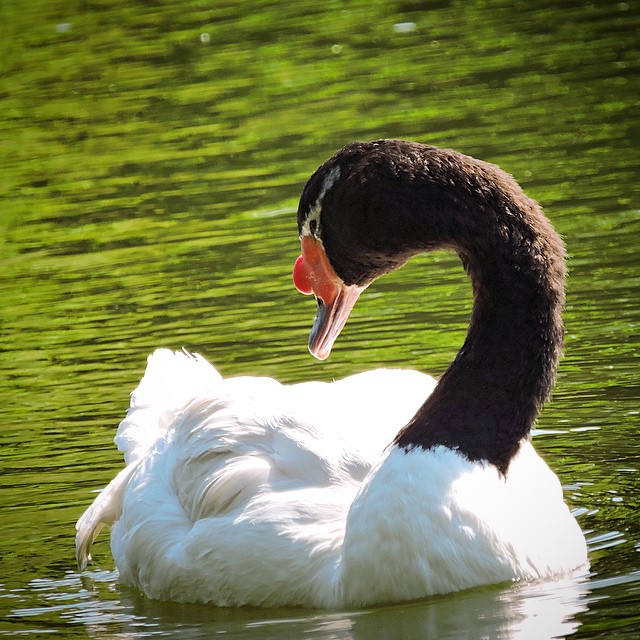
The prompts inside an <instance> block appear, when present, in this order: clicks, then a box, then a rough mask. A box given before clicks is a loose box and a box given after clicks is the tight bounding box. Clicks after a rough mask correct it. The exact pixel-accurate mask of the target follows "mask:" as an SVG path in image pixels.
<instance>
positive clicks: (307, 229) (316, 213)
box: [300, 165, 340, 238]
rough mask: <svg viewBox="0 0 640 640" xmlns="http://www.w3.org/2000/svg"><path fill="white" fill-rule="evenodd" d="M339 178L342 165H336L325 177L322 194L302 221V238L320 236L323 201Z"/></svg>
mask: <svg viewBox="0 0 640 640" xmlns="http://www.w3.org/2000/svg"><path fill="white" fill-rule="evenodd" d="M338 178H340V167H339V166H337V165H336V166H335V167H333V169H331V171H329V173H328V174H327V176H326V177H325V179H324V182H323V183H322V189H320V195H319V196H318V199H317V200H316V201H315V204H314V205H313V206H312V207H311V208H310V209H309V214H308V215H307V217H306V218H305V220H304V222H303V223H302V230H301V232H300V237H301V238H304V237H305V236H316V237H319V236H320V212H321V211H322V201H323V200H324V197H325V196H326V195H327V192H328V191H329V189H331V187H333V185H334V184H335V183H336V181H337V180H338ZM313 223H315V224H313ZM312 226H313V227H314V229H313V232H312V230H311V227H312Z"/></svg>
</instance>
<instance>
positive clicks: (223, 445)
mask: <svg viewBox="0 0 640 640" xmlns="http://www.w3.org/2000/svg"><path fill="white" fill-rule="evenodd" d="M298 223H299V229H300V234H301V239H302V256H301V258H299V260H298V262H297V263H296V267H295V269H294V280H295V283H296V286H297V287H298V288H299V289H300V290H301V291H302V292H304V293H315V295H316V297H317V299H318V302H319V307H318V315H317V318H316V322H315V324H314V328H313V330H312V333H311V337H310V342H309V346H310V349H311V351H312V353H314V354H315V355H317V356H318V357H319V358H325V357H327V356H328V355H329V352H330V349H331V346H332V344H333V341H334V340H335V338H336V337H337V335H338V333H339V331H340V330H341V329H342V327H343V326H344V323H345V322H346V319H347V316H348V313H349V311H350V309H351V307H352V306H353V304H354V303H355V301H356V300H357V298H358V296H359V294H360V293H361V291H362V290H363V289H364V288H365V287H366V286H367V285H368V284H370V283H371V282H372V281H373V280H374V279H375V278H376V277H378V276H380V275H382V274H384V273H386V272H388V271H391V270H393V269H395V268H398V267H399V266H401V265H402V264H403V263H404V262H405V261H406V260H407V259H408V258H410V257H411V256H412V255H414V254H416V253H419V252H422V251H428V250H432V249H437V248H448V249H452V250H454V251H456V252H457V253H458V254H459V255H460V257H461V259H462V262H463V264H464V266H465V268H466V270H467V272H468V273H469V275H470V277H471V280H472V284H473V289H474V296H475V306H474V311H473V315H472V319H471V326H470V329H469V333H468V336H467V339H466V341H465V343H464V345H463V347H462V349H461V351H460V353H459V354H458V356H457V357H456V359H455V360H454V362H453V364H452V365H451V366H450V368H449V369H448V371H447V372H446V373H445V374H444V376H443V377H442V379H441V381H440V382H439V384H438V386H437V387H436V388H435V390H434V391H433V393H432V394H431V395H430V396H429V397H428V399H427V400H426V401H425V402H424V404H422V406H421V407H419V404H420V401H421V400H422V399H424V397H425V396H427V395H428V393H429V391H430V387H431V384H430V379H428V378H425V377H424V376H420V375H418V374H411V373H410V372H404V373H398V372H395V373H391V372H384V371H383V372H372V373H370V374H364V375H360V376H356V377H354V378H351V379H347V380H345V381H343V382H341V383H336V384H334V385H321V384H318V383H316V384H312V385H299V386H294V387H282V386H281V385H279V384H278V383H276V382H275V381H273V380H266V379H257V378H241V379H236V380H233V379H232V380H224V381H223V380H222V379H221V378H220V376H219V375H218V374H217V372H216V371H215V370H214V369H213V368H212V367H211V366H210V365H208V363H206V362H205V361H204V360H202V359H200V358H190V357H188V356H186V355H182V354H171V353H169V352H159V353H157V354H155V355H154V356H153V357H152V358H151V359H150V363H149V367H148V369H147V372H146V374H145V377H144V379H143V381H142V383H141V385H140V387H139V388H138V390H137V392H136V393H135V394H134V397H133V401H132V409H131V410H130V413H129V415H128V417H127V419H126V420H125V421H124V422H123V423H122V425H121V427H120V430H119V432H118V437H117V440H118V444H119V446H120V447H121V448H122V449H123V450H124V452H125V458H126V460H127V464H128V466H127V467H126V468H125V469H124V470H123V471H122V472H121V473H120V474H119V475H118V476H117V477H116V478H115V479H114V480H113V481H112V482H111V483H110V484H109V485H108V487H107V488H106V489H105V490H104V491H103V492H102V494H101V495H100V496H99V497H98V498H97V499H96V501H95V502H94V504H93V505H92V506H91V507H90V508H89V509H88V510H87V512H86V513H85V515H84V516H83V517H82V518H81V519H80V521H79V523H78V536H77V549H78V560H79V562H80V565H81V566H84V564H85V563H86V561H87V559H88V553H89V547H90V544H91V542H92V540H93V538H94V537H95V535H96V534H97V532H98V530H99V529H100V527H101V526H102V524H104V523H108V524H111V523H114V524H113V528H112V540H111V546H112V551H113V554H114V557H115V560H116V564H117V566H118V568H119V570H120V574H121V578H122V580H124V581H125V582H128V583H130V584H133V585H136V586H138V587H139V588H140V589H142V591H144V592H145V593H146V594H147V595H149V596H151V597H153V598H158V599H175V600H184V601H187V600H199V601H211V602H214V603H216V604H219V605H240V604H253V605H270V606H275V605H294V604H304V605H311V606H321V607H337V606H360V605H367V604H373V603H380V602H393V601H400V600H409V599H414V598H420V597H424V596H425V595H428V594H434V593H446V592H450V591H454V590H459V589H465V588H468V587H473V586H476V585H480V584H487V583H495V582H501V581H506V580H514V579H526V580H528V579H534V578H538V577H550V576H555V575H557V574H563V573H567V572H569V571H572V570H574V569H576V568H578V567H583V566H585V565H586V563H587V556H586V545H585V542H584V538H583V536H582V533H581V532H580V529H579V527H578V525H577V523H576V522H575V520H574V518H573V517H572V516H571V514H570V513H569V510H568V509H567V507H566V505H565V503H564V501H563V499H562V491H561V488H560V484H559V482H558V479H557V478H556V476H555V475H554V474H553V473H552V472H551V470H550V469H549V468H548V467H547V466H546V464H545V463H544V462H543V461H542V460H541V459H540V458H539V457H538V456H537V454H536V453H535V451H534V449H533V447H532V446H531V443H530V441H529V436H530V430H531V426H532V423H533V421H534V419H535V417H536V415H537V412H538V409H539V407H540V405H541V404H542V402H543V401H544V400H545V399H546V397H547V395H548V394H549V391H550V388H551V385H552V383H553V379H554V375H555V369H556V365H557V360H558V356H559V352H560V349H561V342H562V320H561V309H562V304H563V301H564V289H563V284H564V260H563V256H564V248H563V246H562V243H561V241H560V239H559V238H558V236H557V234H556V233H555V232H554V230H553V229H552V227H551V225H550V224H549V222H548V221H547V219H546V218H545V217H544V215H543V214H542V212H541V210H540V208H539V207H538V205H537V204H535V203H534V202H533V201H531V200H529V199H528V198H527V197H526V196H525V195H524V194H523V193H522V191H521V190H520V188H519V187H518V186H517V184H516V183H515V182H514V181H513V180H512V179H511V178H510V177H509V176H507V175H506V174H504V173H503V172H502V171H500V170H499V169H497V168H496V167H493V166H491V165H487V164H485V163H482V162H479V161H477V160H473V159H471V158H468V157H466V156H462V155H460V154H457V153H454V152H451V151H441V150H437V149H434V148H431V147H425V146H423V145H418V144H414V143H407V142H399V141H378V142H374V143H358V144H354V145H350V146H348V147H346V148H345V149H343V150H342V151H341V152H340V153H338V154H337V155H336V156H334V157H333V158H332V159H331V160H329V161H328V162H327V163H325V164H324V165H323V166H322V167H320V169H319V170H318V171H317V172H316V173H315V174H314V175H313V176H312V177H311V179H310V180H309V182H308V183H307V185H306V187H305V189H304V192H303V195H302V198H301V202H300V207H299V212H298ZM408 385H410V388H409V389H405V387H407V386H408ZM403 395H404V397H402V396H403ZM418 407H419V408H418ZM416 411H417V412H416ZM414 412H415V415H413V417H411V416H412V414H414ZM383 414H385V415H384V416H383ZM407 421H408V424H407V425H406V426H404V427H403V425H404V424H405V423H406V422H407ZM382 425H384V426H385V428H384V429H382V428H381V427H382ZM391 428H393V429H394V430H397V429H400V431H399V433H398V434H397V436H396V437H395V439H394V440H393V443H392V444H391V446H389V447H388V448H386V449H385V450H384V452H383V449H384V445H385V444H386V443H388V442H389V441H390V440H391V439H392V437H393V436H391V435H390V433H389V429H391ZM376 456H377V459H376Z"/></svg>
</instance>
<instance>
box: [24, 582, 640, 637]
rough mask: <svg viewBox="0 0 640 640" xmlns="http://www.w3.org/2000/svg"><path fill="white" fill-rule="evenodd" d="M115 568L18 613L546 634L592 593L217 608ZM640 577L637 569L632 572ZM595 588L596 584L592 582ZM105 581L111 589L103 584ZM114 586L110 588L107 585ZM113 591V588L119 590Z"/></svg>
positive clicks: (209, 624)
mask: <svg viewBox="0 0 640 640" xmlns="http://www.w3.org/2000/svg"><path fill="white" fill-rule="evenodd" d="M115 578H116V576H115V574H113V573H112V572H99V571H94V572H91V573H89V574H86V575H85V576H83V577H82V579H81V578H80V576H78V575H77V574H69V575H68V577H67V578H66V579H65V580H42V579H39V580H35V581H33V582H32V583H31V585H30V587H31V588H32V589H33V591H34V592H36V593H37V594H38V597H39V599H40V601H41V603H42V606H41V607H36V608H31V609H20V610H16V611H14V615H16V616H20V617H21V618H23V619H25V618H32V619H38V618H39V617H43V616H45V615H46V616H48V617H51V615H52V614H53V615H55V616H56V617H59V619H60V620H62V621H65V622H66V623H69V624H73V625H77V624H81V625H83V626H84V627H85V629H86V631H87V633H88V635H89V636H90V637H95V638H101V637H105V635H108V636H109V637H118V638H144V637H152V636H156V635H173V634H174V633H175V634H179V635H180V637H181V638H202V637H213V636H215V635H217V634H220V633H223V634H224V635H225V637H229V638H263V639H264V638H301V637H310V638H313V637H321V638H333V639H334V640H376V639H378V638H380V639H382V638H443V639H447V638H451V639H452V640H454V639H455V640H464V639H467V638H468V639H472V638H492V639H504V640H512V639H513V640H516V639H533V638H535V639H536V640H545V639H551V638H565V637H568V636H570V635H572V634H573V633H574V632H575V631H576V630H577V629H578V628H579V626H580V624H581V623H580V616H579V614H580V613H582V612H585V611H586V610H587V608H588V605H589V602H590V600H591V599H592V598H591V596H590V595H589V594H590V592H591V589H593V587H594V585H590V583H589V581H588V580H587V579H586V578H585V577H576V578H567V579H563V580H558V581H556V582H539V583H531V584H519V585H514V586H509V587H491V588H483V589H474V590H470V591H465V592H461V593H457V594H451V595H447V596H438V597H434V598H431V599H429V600H427V601H424V602H417V603H408V604H404V605H400V606H393V607H387V608H377V609H370V610H365V611H357V612H333V613H332V612H320V611H310V610H303V609H278V610H269V611H265V610H254V609H240V610H238V609H219V608H215V607H211V606H207V605H186V604H176V603H162V602H155V601H152V600H149V599H147V598H145V597H144V596H141V595H139V594H137V593H135V592H133V591H131V590H129V589H127V588H124V587H118V588H117V589H115V591H114V581H115ZM634 580H637V581H640V576H637V577H635V578H634ZM595 587H596V588H598V585H595ZM105 589H106V591H105ZM109 592H111V593H109ZM114 595H115V596H116V597H115V598H114Z"/></svg>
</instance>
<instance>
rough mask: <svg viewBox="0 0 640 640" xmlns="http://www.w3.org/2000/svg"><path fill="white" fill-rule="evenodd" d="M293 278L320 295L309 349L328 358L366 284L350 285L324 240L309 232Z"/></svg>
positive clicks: (302, 288) (308, 291)
mask: <svg viewBox="0 0 640 640" xmlns="http://www.w3.org/2000/svg"><path fill="white" fill-rule="evenodd" d="M293 280H294V283H295V285H296V288H297V289H298V291H300V292H301V293H305V294H311V293H313V294H314V295H315V296H316V300H317V301H318V311H317V313H316V319H315V321H314V323H313V328H312V329H311V334H310V335H309V351H310V352H311V354H312V355H313V356H315V357H316V358H318V360H325V359H326V358H328V357H329V354H330V353H331V347H333V343H334V342H335V341H336V338H337V337H338V336H339V335H340V332H341V331H342V328H343V327H344V325H345V323H346V322H347V319H348V318H349V314H350V313H351V309H353V307H354V305H355V303H356V302H357V300H358V297H359V296H360V294H361V293H362V291H364V287H357V286H355V285H346V284H345V283H344V282H343V281H342V279H341V278H340V276H338V274H336V272H335V271H334V270H333V267H332V266H331V263H330V262H329V259H328V258H327V254H326V253H325V251H324V247H323V246H322V243H320V242H319V241H318V240H315V239H314V238H311V237H309V236H305V237H304V238H302V255H301V256H300V257H299V258H298V260H297V261H296V264H295V267H294V269H293Z"/></svg>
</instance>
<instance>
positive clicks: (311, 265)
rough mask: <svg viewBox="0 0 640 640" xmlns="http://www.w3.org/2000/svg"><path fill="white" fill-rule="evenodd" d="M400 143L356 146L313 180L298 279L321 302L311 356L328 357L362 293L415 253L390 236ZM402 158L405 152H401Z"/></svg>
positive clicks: (305, 206)
mask: <svg viewBox="0 0 640 640" xmlns="http://www.w3.org/2000/svg"><path fill="white" fill-rule="evenodd" d="M394 142H395V141H377V142H370V143H353V144H351V145H348V146H347V147H345V148H343V149H342V150H341V151H339V152H338V153H337V154H336V155H335V156H333V157H332V158H330V159H329V160H328V161H327V162H325V163H324V164H323V165H322V166H321V167H320V168H319V169H318V170H317V171H316V172H315V173H314V174H313V175H312V176H311V178H309V181H308V182H307V184H306V186H305V188H304V190H303V192H302V196H301V198H300V204H299V206H298V232H299V235H300V241H301V245H302V255H301V256H300V257H299V258H298V259H297V261H296V263H295V266H294V270H293V280H294V283H295V285H296V287H297V289H298V291H300V292H301V293H304V294H313V295H315V297H316V300H317V302H318V311H317V315H316V319H315V322H314V324H313V328H312V330H311V334H310V336H309V351H310V352H311V353H312V354H313V355H314V356H315V357H316V358H318V359H319V360H324V359H325V358H327V357H328V356H329V354H330V352H331V347H332V346H333V343H334V342H335V340H336V338H337V337H338V335H339V334H340V332H341V331H342V328H343V327H344V325H345V323H346V321H347V319H348V317H349V313H350V312H351V309H352V308H353V306H354V305H355V303H356V301H357V300H358V297H359V295H360V294H361V293H362V291H363V290H364V289H365V288H366V287H367V286H368V285H369V284H370V283H371V282H373V280H375V279H376V278H377V277H378V276H380V275H382V274H383V273H387V272H389V271H392V270H393V269H396V268H398V267H399V266H401V265H402V264H404V262H406V260H407V259H408V257H410V255H411V253H415V251H413V252H409V251H407V250H406V248H403V246H401V245H400V244H399V243H398V242H397V239H398V236H397V233H396V231H397V230H394V232H393V233H391V232H390V229H389V228H388V220H389V216H388V215H387V214H388V213H390V211H389V209H390V208H392V205H393V198H394V197H395V195H396V194H395V191H396V189H391V190H389V191H388V192H387V191H386V188H387V187H388V185H389V184H393V182H394V181H393V180H391V182H389V180H388V178H389V176H388V175H386V174H387V169H388V167H389V166H390V162H392V160H393V151H394V147H393V143H394ZM397 151H398V152H399V153H400V151H401V150H400V149H398V150H397Z"/></svg>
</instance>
